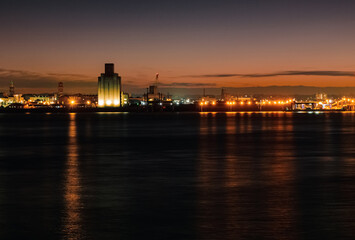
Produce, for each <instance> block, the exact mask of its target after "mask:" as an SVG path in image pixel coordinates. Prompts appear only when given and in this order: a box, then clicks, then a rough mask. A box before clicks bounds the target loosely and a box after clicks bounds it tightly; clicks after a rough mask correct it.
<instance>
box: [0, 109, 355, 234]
mask: <svg viewBox="0 0 355 240" xmlns="http://www.w3.org/2000/svg"><path fill="white" fill-rule="evenodd" d="M354 144H355V113H352V112H348V113H345V112H343V113H284V112H256V113H249V112H245V113H69V114H64V113H61V114H33V113H32V114H20V113H19V114H15V113H13V114H0V239H169V240H170V239H354V236H355V217H354V216H355V145H354Z"/></svg>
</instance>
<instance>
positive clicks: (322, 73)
mask: <svg viewBox="0 0 355 240" xmlns="http://www.w3.org/2000/svg"><path fill="white" fill-rule="evenodd" d="M278 76H328V77H334V76H336V77H355V72H350V71H283V72H275V73H266V74H258V73H255V74H239V73H233V74H207V75H189V76H184V77H192V78H229V77H245V78H260V77H278Z"/></svg>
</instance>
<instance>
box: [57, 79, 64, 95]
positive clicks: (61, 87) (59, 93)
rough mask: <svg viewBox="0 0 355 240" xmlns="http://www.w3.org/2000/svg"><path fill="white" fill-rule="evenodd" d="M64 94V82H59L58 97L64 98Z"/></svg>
mask: <svg viewBox="0 0 355 240" xmlns="http://www.w3.org/2000/svg"><path fill="white" fill-rule="evenodd" d="M63 92H64V85H63V82H59V83H58V97H61V96H63Z"/></svg>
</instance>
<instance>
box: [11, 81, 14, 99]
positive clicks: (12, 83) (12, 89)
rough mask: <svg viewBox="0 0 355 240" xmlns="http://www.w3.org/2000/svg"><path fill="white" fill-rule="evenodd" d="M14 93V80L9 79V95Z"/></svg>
mask: <svg viewBox="0 0 355 240" xmlns="http://www.w3.org/2000/svg"><path fill="white" fill-rule="evenodd" d="M14 95H15V86H14V82H13V81H11V82H10V97H13V96H14Z"/></svg>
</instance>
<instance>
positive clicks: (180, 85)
mask: <svg viewBox="0 0 355 240" xmlns="http://www.w3.org/2000/svg"><path fill="white" fill-rule="evenodd" d="M159 86H162V87H215V86H216V84H215V83H186V82H172V83H160V84H159Z"/></svg>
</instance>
